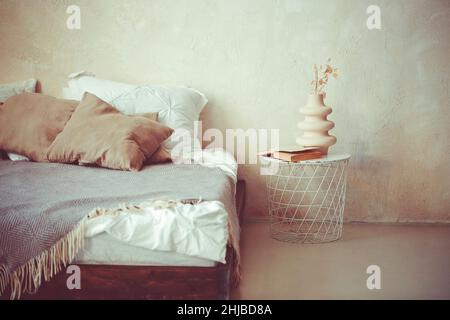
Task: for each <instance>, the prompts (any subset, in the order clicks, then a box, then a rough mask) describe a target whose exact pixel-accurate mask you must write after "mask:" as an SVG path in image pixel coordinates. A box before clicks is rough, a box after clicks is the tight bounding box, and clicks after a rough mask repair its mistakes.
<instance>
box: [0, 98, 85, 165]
mask: <svg viewBox="0 0 450 320" xmlns="http://www.w3.org/2000/svg"><path fill="white" fill-rule="evenodd" d="M77 105H78V102H76V101H72V100H61V99H56V98H53V97H49V96H46V95H43V94H39V93H21V94H19V95H16V96H13V97H11V98H9V99H8V100H6V102H5V103H4V104H0V149H1V150H4V151H6V152H11V153H17V154H20V155H24V156H26V157H28V158H30V159H31V160H34V161H44V162H45V161H47V158H46V153H47V149H48V147H49V146H50V145H51V143H52V142H53V140H55V138H56V136H57V135H58V134H59V133H60V132H61V131H62V130H63V128H64V126H65V125H66V123H67V121H68V120H69V118H70V116H71V115H72V113H73V111H74V110H75V108H76V107H77Z"/></svg>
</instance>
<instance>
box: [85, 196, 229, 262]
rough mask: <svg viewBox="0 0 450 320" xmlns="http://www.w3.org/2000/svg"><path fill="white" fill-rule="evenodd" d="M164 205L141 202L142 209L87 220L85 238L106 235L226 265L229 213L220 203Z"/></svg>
mask: <svg viewBox="0 0 450 320" xmlns="http://www.w3.org/2000/svg"><path fill="white" fill-rule="evenodd" d="M161 203H162V204H163V205H161ZM164 203H166V202H165V201H154V202H148V203H143V204H141V205H139V206H138V207H140V208H142V209H132V208H131V209H122V210H121V211H116V212H115V213H114V214H105V215H100V216H97V217H95V218H91V219H88V220H87V222H86V228H85V236H86V237H94V236H95V235H97V234H100V233H102V232H106V233H108V234H109V235H111V236H112V237H114V238H115V239H117V240H119V241H122V242H124V243H127V244H129V245H132V246H137V247H141V248H145V249H149V250H158V251H170V252H177V253H181V254H186V255H189V256H194V257H199V258H204V259H209V260H213V261H218V262H222V263H225V256H226V247H227V243H228V214H227V212H226V210H225V207H224V205H223V204H222V203H221V202H219V201H204V202H200V203H198V204H195V205H191V204H183V203H180V202H176V203H175V204H173V205H169V206H165V205H164Z"/></svg>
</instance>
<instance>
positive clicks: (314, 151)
mask: <svg viewBox="0 0 450 320" xmlns="http://www.w3.org/2000/svg"><path fill="white" fill-rule="evenodd" d="M271 156H272V157H273V158H275V159H280V160H284V161H289V162H298V161H304V160H313V159H320V158H322V152H320V150H319V149H318V148H313V147H311V148H301V147H300V148H299V147H292V148H283V149H280V150H278V151H273V152H272V154H271Z"/></svg>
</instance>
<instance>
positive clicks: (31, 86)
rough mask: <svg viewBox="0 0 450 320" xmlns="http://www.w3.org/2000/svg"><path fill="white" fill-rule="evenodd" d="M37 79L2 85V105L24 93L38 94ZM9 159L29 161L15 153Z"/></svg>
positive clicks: (0, 91) (10, 154) (0, 100)
mask: <svg viewBox="0 0 450 320" xmlns="http://www.w3.org/2000/svg"><path fill="white" fill-rule="evenodd" d="M36 83H37V80H36V79H29V80H25V81H19V82H12V83H6V84H0V103H4V102H5V101H6V100H8V99H9V98H10V97H12V96H15V95H16V94H20V93H23V92H31V93H35V92H36ZM8 157H9V159H11V160H13V161H19V160H28V158H27V157H24V156H20V155H17V154H14V153H8Z"/></svg>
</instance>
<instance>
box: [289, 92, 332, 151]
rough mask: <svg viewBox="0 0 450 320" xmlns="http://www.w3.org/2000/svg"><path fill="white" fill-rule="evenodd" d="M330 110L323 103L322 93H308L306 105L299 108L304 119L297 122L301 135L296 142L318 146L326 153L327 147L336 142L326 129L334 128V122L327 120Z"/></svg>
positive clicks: (307, 145)
mask: <svg viewBox="0 0 450 320" xmlns="http://www.w3.org/2000/svg"><path fill="white" fill-rule="evenodd" d="M332 111H333V110H332V109H331V108H330V107H327V106H326V105H325V104H324V102H323V95H322V94H310V95H309V97H308V103H307V105H306V106H305V107H303V108H301V109H300V113H301V114H303V115H304V116H305V119H304V120H303V121H301V122H299V123H298V127H299V128H300V129H302V130H303V135H302V136H301V137H298V138H297V140H296V141H297V144H298V145H300V146H304V147H319V148H320V151H322V153H323V154H328V148H329V147H330V146H332V145H333V144H335V143H336V137H333V136H330V135H329V134H328V131H329V130H331V129H333V128H334V122H332V121H330V120H327V116H328V115H329V114H330V113H331V112H332Z"/></svg>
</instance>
